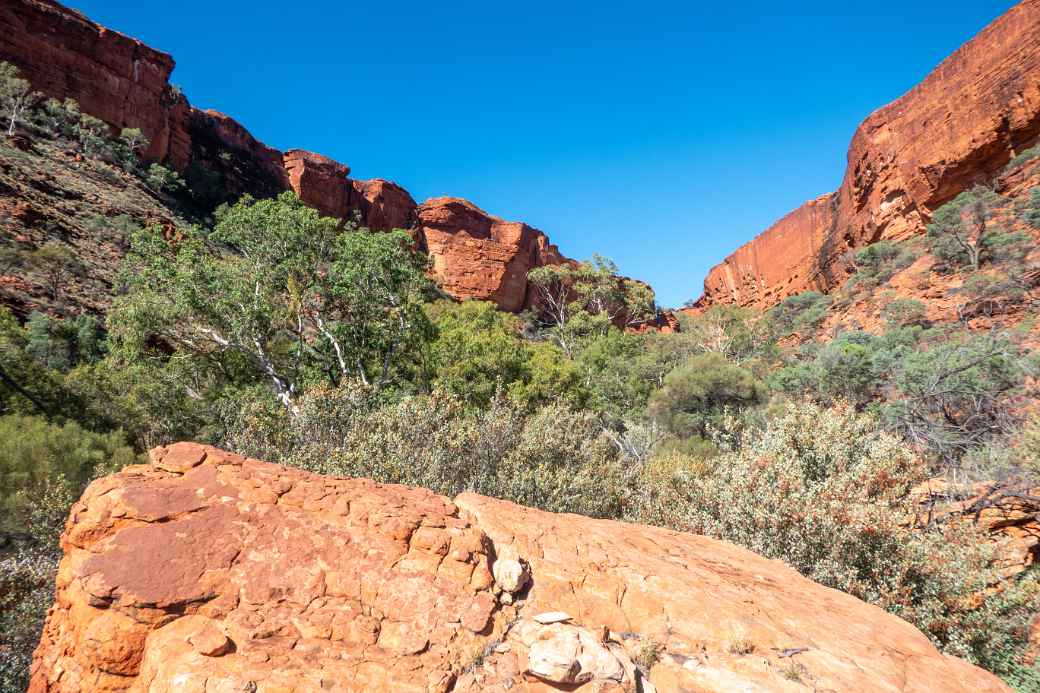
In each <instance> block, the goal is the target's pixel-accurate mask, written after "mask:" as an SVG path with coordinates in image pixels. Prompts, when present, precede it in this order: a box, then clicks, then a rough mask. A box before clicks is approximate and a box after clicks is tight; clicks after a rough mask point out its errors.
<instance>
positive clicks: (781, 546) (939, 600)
mask: <svg viewBox="0 0 1040 693" xmlns="http://www.w3.org/2000/svg"><path fill="white" fill-rule="evenodd" d="M720 440H723V441H724V440H725V436H721V437H720ZM924 473H925V469H924V468H923V467H922V466H921V465H920V464H919V463H918V462H917V461H916V459H915V455H914V453H913V452H912V450H911V449H910V448H909V447H907V446H906V445H905V444H904V443H902V442H901V441H900V440H899V439H898V438H896V437H894V436H891V435H889V434H887V433H884V432H883V431H882V430H881V427H880V426H879V424H878V423H877V421H876V420H875V419H874V418H873V417H871V416H868V415H864V414H856V413H854V412H853V411H852V410H851V409H849V408H848V407H842V406H838V407H836V408H833V409H822V408H820V407H818V406H815V405H809V404H789V405H786V407H785V408H784V410H783V411H782V412H781V413H780V414H779V415H778V416H776V417H774V418H772V419H770V420H769V421H768V422H767V423H766V424H765V425H764V426H763V427H762V428H759V429H754V430H751V431H746V432H744V433H743V444H742V445H740V446H738V447H730V448H728V449H726V450H725V451H724V452H723V453H722V454H721V455H720V456H719V457H717V458H716V459H715V460H714V464H713V466H712V467H711V468H710V469H708V470H707V471H706V472H703V473H700V474H688V473H679V474H677V475H676V476H675V477H674V478H673V479H672V481H671V486H670V488H669V490H668V493H667V495H666V498H667V501H668V502H669V504H670V507H666V508H664V509H663V510H660V511H659V512H661V514H663V515H664V516H665V517H666V518H668V519H669V521H670V524H672V525H673V526H676V527H678V528H680V529H684V530H688V531H692V532H696V533H700V534H706V535H708V536H712V537H716V538H720V539H727V540H729V541H733V542H736V543H738V544H741V545H743V546H746V547H748V548H749V549H751V550H753V551H755V552H757V553H759V554H762V555H764V556H768V557H771V558H778V559H781V560H784V561H785V562H787V563H789V564H790V565H791V566H792V567H794V568H795V569H797V570H798V571H799V572H801V573H802V574H803V575H806V576H807V577H810V578H812V579H813V580H816V581H817V582H820V583H822V584H824V585H828V586H830V587H835V588H837V589H841V590H843V591H845V592H848V593H850V594H852V595H854V596H856V597H859V598H860V599H863V600H865V601H868V602H870V603H873V604H877V605H879V606H881V607H883V608H885V609H886V610H888V611H891V612H893V613H895V614H897V615H899V616H900V617H902V618H904V619H906V620H908V621H910V622H911V623H913V624H915V625H916V626H917V627H918V628H920V629H921V630H922V631H924V632H925V633H926V634H927V635H928V636H929V637H930V638H932V640H933V641H934V642H935V643H936V644H937V645H938V646H939V647H941V648H942V649H944V650H945V651H947V652H950V653H953V654H956V655H959V656H963V657H967V658H969V659H971V660H972V661H974V662H976V663H979V664H981V665H982V666H989V667H993V668H997V669H998V673H1001V672H1000V671H999V667H1000V666H1003V665H1002V664H1001V662H1000V658H1001V657H1003V656H1004V654H1005V653H1007V652H1016V653H1021V652H1022V650H1023V648H1024V646H1025V644H1026V640H1027V634H1028V629H1027V628H1024V627H1023V625H1024V624H1027V623H1028V619H1029V617H1030V613H1031V611H1032V609H1034V608H1035V607H1036V605H1037V599H1036V590H1035V582H1033V581H1026V582H1023V583H1022V584H1020V585H1012V586H1009V587H1008V588H1007V589H1006V590H1005V591H1004V592H1002V593H1000V594H999V595H995V596H991V597H989V598H987V599H985V600H982V603H981V605H979V606H977V607H976V606H975V603H976V601H978V600H973V596H974V595H976V594H977V593H978V592H979V591H981V590H982V589H984V588H985V587H986V585H987V584H990V583H989V581H990V580H993V579H995V578H996V569H995V568H994V567H993V566H991V565H990V559H991V557H992V552H991V549H990V548H987V543H986V541H985V540H984V538H983V537H982V536H981V535H980V534H979V531H978V530H977V529H976V528H975V527H974V526H973V525H971V524H970V523H959V524H956V525H947V526H933V527H913V526H911V525H910V524H909V523H908V522H907V518H908V517H911V516H912V507H911V506H910V505H909V501H908V500H907V498H908V493H909V491H910V489H911V488H912V487H913V486H914V485H916V484H917V483H919V482H920V481H921V480H923V478H924V476H925V474H924Z"/></svg>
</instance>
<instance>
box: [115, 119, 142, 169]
mask: <svg viewBox="0 0 1040 693" xmlns="http://www.w3.org/2000/svg"><path fill="white" fill-rule="evenodd" d="M149 144H150V143H149V142H148V138H147V137H145V136H144V133H143V132H141V131H140V130H139V129H138V128H123V129H122V131H120V133H119V138H118V139H116V141H115V142H114V143H113V151H114V153H115V156H116V158H117V160H118V162H119V163H120V164H121V165H122V167H123V168H124V169H126V170H127V171H136V170H137V168H138V166H139V165H140V161H141V157H143V156H144V153H145V151H147V149H148V145H149Z"/></svg>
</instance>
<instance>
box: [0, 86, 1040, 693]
mask: <svg viewBox="0 0 1040 693" xmlns="http://www.w3.org/2000/svg"><path fill="white" fill-rule="evenodd" d="M5 69H6V68H5ZM4 80H6V81H5V82H4V83H5V84H7V85H8V86H7V87H5V89H6V90H5V89H0V117H3V118H5V119H6V120H5V124H7V125H9V127H10V128H11V132H15V131H16V129H18V128H19V127H20V128H21V131H23V132H27V133H29V135H31V136H36V137H53V138H62V139H63V140H67V141H68V142H70V143H72V144H73V145H74V146H76V147H78V148H79V150H80V151H81V152H82V153H83V155H84V156H86V157H91V158H94V159H97V160H101V161H104V162H107V165H111V166H119V167H123V168H124V169H126V170H130V171H133V172H135V173H134V175H139V176H142V177H143V179H144V180H145V181H146V182H147V184H148V186H149V187H150V188H152V189H153V191H154V193H155V194H156V195H157V196H158V195H165V194H167V193H168V192H169V191H170V190H176V191H179V192H183V193H184V194H186V195H189V196H190V195H191V194H193V193H192V191H191V190H190V188H189V189H187V190H183V189H182V188H183V185H184V183H183V182H182V181H181V180H180V178H179V177H177V176H176V175H175V174H173V173H172V172H169V171H167V170H166V169H163V168H161V167H158V166H156V165H154V164H153V165H148V166H145V165H144V164H142V163H140V162H139V159H138V155H139V153H140V152H141V151H143V146H144V145H143V143H142V140H141V137H140V133H139V132H134V131H126V130H124V131H123V132H122V133H120V134H119V135H118V136H117V137H112V136H111V133H109V132H108V131H107V128H105V127H104V126H103V124H99V123H96V122H94V121H93V119H91V118H90V117H89V116H86V115H83V114H80V113H79V112H78V109H77V108H76V107H75V104H73V103H69V102H66V103H64V104H58V103H56V102H42V101H40V100H39V99H35V100H34V99H33V98H31V95H28V92H27V88H26V89H22V88H21V87H20V86H19V85H18V84H17V83H16V82H15V81H14V80H17V77H16V76H15V75H13V74H11V73H10V72H9V71H7V72H4V71H0V81H4ZM23 92H24V93H23ZM10 94H15V96H10ZM19 95H20V96H19ZM16 98H17V99H24V101H25V103H29V104H30V105H29V106H26V107H22V106H20V105H19V104H21V103H23V101H17V102H16V101H15V99H16ZM1037 193H1038V191H1036V190H1034V191H1033V194H1032V196H1031V197H1030V198H1029V200H1028V201H1027V203H1026V204H1024V205H1021V206H1020V208H1016V209H1013V210H1010V211H1009V209H1008V207H1007V205H1005V204H1003V202H1002V201H1001V199H1000V198H999V197H998V196H996V195H995V193H992V191H987V190H982V189H980V190H975V191H970V192H969V193H965V195H966V196H967V197H965V196H964V195H962V196H961V197H958V198H957V199H956V200H954V201H953V202H952V203H951V204H950V205H948V206H947V207H945V208H943V209H942V210H940V211H939V212H937V213H936V215H935V221H934V223H933V226H932V228H931V230H930V232H929V236H928V238H927V239H923V240H924V241H925V242H926V243H927V245H928V251H929V252H930V253H931V254H932V255H934V257H935V258H937V261H938V262H939V263H940V266H939V267H937V268H936V270H935V271H937V272H948V273H949V272H966V273H968V274H971V275H974V276H975V277H977V279H975V280H974V282H972V281H966V282H965V283H964V288H963V289H961V290H960V294H959V296H960V298H961V302H960V303H959V304H958V305H959V308H958V313H959V314H958V315H957V316H955V317H954V318H952V319H950V320H947V321H945V322H939V321H935V322H933V321H930V320H929V318H928V313H927V311H926V309H925V306H924V304H922V303H921V302H919V301H915V300H914V299H907V298H902V299H900V298H891V297H890V298H882V299H879V300H881V302H882V303H884V307H883V309H882V311H881V314H882V316H883V319H882V321H881V323H880V324H878V325H875V326H873V328H872V329H865V328H864V329H852V328H840V329H839V328H834V326H833V324H829V322H828V321H832V318H834V316H835V315H836V314H837V311H840V310H841V309H842V308H843V307H845V306H847V305H849V304H850V303H851V302H852V301H854V300H861V299H863V297H864V296H868V297H874V296H877V292H878V291H880V289H881V288H883V287H884V286H885V284H886V282H888V280H889V279H891V278H892V277H893V276H894V275H895V274H896V273H898V272H900V271H902V270H904V269H906V268H907V267H909V266H910V265H911V264H912V263H913V262H914V261H915V260H916V258H917V257H919V256H920V255H921V253H922V252H923V250H922V249H921V248H919V247H917V246H915V245H912V244H899V245H893V244H888V243H878V244H875V245H873V246H870V247H868V248H864V249H861V250H860V251H859V252H858V253H856V255H855V257H854V258H852V259H851V261H852V263H853V264H854V265H855V267H856V272H855V274H854V275H853V276H852V278H851V279H850V280H849V283H848V284H846V286H845V287H844V288H843V289H842V290H841V291H840V292H838V293H837V294H836V295H835V296H827V295H823V294H819V293H814V292H808V293H805V294H801V295H799V296H793V297H790V298H788V299H786V300H785V301H784V302H783V303H781V304H780V305H779V306H777V307H776V308H775V309H773V310H772V311H769V312H768V313H765V314H760V313H756V312H754V311H750V310H744V309H740V308H733V307H718V308H713V309H710V310H708V311H706V312H703V313H701V314H699V315H696V316H693V317H689V316H686V317H684V319H683V323H682V331H681V332H679V333H674V334H659V333H656V332H649V333H642V334H636V333H632V332H629V331H625V330H624V327H625V326H626V324H627V323H629V322H631V321H636V320H639V319H640V318H641V317H643V316H646V315H647V314H649V313H652V312H653V311H654V310H655V307H654V306H653V302H652V296H651V295H650V294H649V292H648V291H647V289H646V287H644V286H642V285H639V284H637V283H635V282H628V281H625V280H622V279H620V278H619V277H618V276H617V272H616V268H615V267H614V266H613V265H612V264H610V263H609V261H606V260H604V259H602V258H595V259H594V260H593V261H592V262H589V263H584V264H582V265H580V266H578V267H560V268H540V269H538V270H535V271H534V272H532V274H531V277H530V279H531V281H532V282H533V283H534V284H535V286H536V287H537V288H538V293H539V296H540V302H539V303H538V308H537V309H536V310H533V311H531V312H529V313H526V314H523V315H520V316H514V315H509V314H504V313H501V312H499V311H498V310H496V308H495V306H493V305H492V304H487V303H480V302H465V303H456V302H452V301H450V300H446V299H444V298H443V297H442V296H440V295H439V294H438V292H437V289H436V287H435V286H433V285H432V284H431V282H430V281H429V280H428V279H427V277H426V260H425V258H424V257H423V256H422V255H421V254H420V253H418V252H416V251H415V249H414V248H413V247H412V244H411V240H410V237H409V236H408V235H407V234H405V233H402V232H394V233H386V234H382V233H372V232H369V231H368V230H367V229H364V228H359V227H357V226H356V225H353V224H350V223H345V224H341V223H338V222H336V221H334V220H330V219H324V218H321V217H320V216H319V215H318V214H317V213H316V212H314V211H313V210H310V209H309V208H307V207H305V206H303V205H302V204H301V203H300V201H299V200H298V199H296V198H295V197H294V196H293V195H292V194H290V193H286V194H283V195H281V196H280V197H278V198H276V199H268V200H252V199H249V198H244V199H242V200H240V201H238V202H237V203H236V204H234V205H231V206H226V205H225V206H222V207H221V208H219V209H217V210H215V211H214V213H213V214H212V218H211V219H212V220H211V222H207V223H200V224H199V225H198V226H185V227H184V228H180V229H177V231H176V233H173V234H171V233H170V232H169V230H164V229H162V228H158V227H155V228H152V227H139V226H137V225H135V224H134V223H132V222H130V221H127V220H123V221H121V222H120V224H122V225H123V226H125V227H126V233H127V242H128V251H127V253H126V258H125V264H124V272H123V275H122V280H121V284H120V286H119V287H118V292H117V293H118V296H117V297H116V299H115V302H114V304H113V307H112V309H111V310H110V311H109V313H108V315H107V316H105V318H104V322H103V324H102V322H101V321H100V319H99V318H95V317H93V316H90V315H78V316H75V317H69V318H57V317H54V316H52V315H46V314H42V313H36V314H33V315H31V316H29V317H28V319H27V320H26V321H24V322H19V321H18V320H16V319H15V318H14V316H13V315H12V314H11V313H10V312H9V311H7V310H6V309H0V505H2V507H3V515H2V516H0V533H2V534H0V540H2V542H3V544H2V545H0V562H2V567H0V690H4V691H6V690H21V689H22V688H24V685H25V677H26V672H27V663H28V661H29V658H30V656H31V648H32V646H33V644H34V642H35V638H36V637H37V634H38V632H39V627H40V624H41V619H42V616H43V611H44V609H45V607H46V605H47V603H48V602H49V599H50V596H51V591H52V587H51V586H52V584H53V572H54V567H55V561H56V558H57V555H56V536H57V532H58V531H59V529H60V526H61V523H62V522H63V519H64V516H65V514H66V512H67V508H68V505H69V504H70V502H71V500H72V499H73V498H74V497H76V496H77V495H78V494H79V493H80V492H81V491H82V489H83V487H84V485H85V484H86V483H88V482H89V480H90V479H91V478H94V477H96V476H98V475H100V474H104V473H109V472H110V471H113V470H116V469H118V468H120V467H122V466H124V465H126V464H128V463H131V462H133V461H135V460H137V459H138V458H139V457H140V455H142V454H143V452H144V451H146V450H147V449H148V448H150V447H152V446H155V445H160V444H164V443H169V442H172V441H175V440H182V439H193V440H199V441H205V442H211V443H214V444H217V445H220V446H224V447H227V448H230V449H234V450H236V451H239V452H243V453H246V454H249V455H253V456H257V457H261V458H263V459H267V460H270V461H275V462H281V463H284V464H290V465H296V466H300V467H303V468H305V469H309V470H313V471H315V472H319V473H325V474H343V475H354V476H366V477H371V478H374V479H377V480H380V481H387V482H396V483H405V484H414V485H421V486H425V487H428V488H431V489H434V490H436V491H439V492H441V493H445V494H455V493H458V492H460V491H462V490H466V489H472V490H476V491H478V492H480V493H484V494H488V495H493V496H498V497H502V498H507V499H510V500H515V501H517V502H520V503H524V504H528V505H533V506H538V507H542V508H546V509H548V510H553V511H561V512H580V513H584V514H587V515H592V516H597V517H609V518H620V519H626V520H633V521H641V522H650V523H656V524H661V525H665V526H669V527H673V528H677V529H681V530H689V531H695V532H699V533H703V534H707V535H710V536H715V537H720V538H725V539H728V540H731V541H734V542H737V543H740V544H743V545H745V546H747V547H749V548H751V549H753V550H755V551H757V552H759V553H761V554H763V555H766V556H770V557H774V558H779V559H783V560H785V561H787V562H788V563H790V564H791V565H792V566H794V567H795V568H796V569H798V570H799V571H801V572H802V573H803V574H805V575H807V576H809V577H811V578H813V579H814V580H817V581H819V582H821V583H823V584H826V585H830V586H833V587H836V588H838V589H842V590H845V591H847V592H850V593H852V594H854V595H856V596H858V597H860V598H862V599H864V600H867V601H870V602H873V603H876V604H878V605H880V606H882V607H883V608H885V609H888V610H889V611H892V612H894V613H896V614H898V615H900V616H902V617H903V618H905V619H907V620H909V621H910V622H912V623H914V624H915V625H916V626H917V627H919V628H920V629H921V630H922V631H924V632H925V633H926V634H928V636H929V637H931V638H932V640H933V641H934V642H935V643H936V644H937V646H939V647H940V648H942V649H944V650H945V651H947V652H950V653H953V654H957V655H960V656H964V657H967V658H969V659H971V660H972V661H975V662H977V663H979V664H980V665H982V666H985V667H987V668H989V669H991V670H992V671H994V672H996V673H998V674H999V675H1001V676H1003V677H1005V678H1006V679H1007V680H1008V681H1010V682H1012V683H1013V684H1014V685H1016V686H1018V687H1019V688H1020V689H1021V690H1040V671H1038V670H1037V669H1033V668H1030V667H1028V666H1026V665H1025V664H1023V659H1022V654H1023V652H1024V649H1025V647H1026V643H1027V638H1028V631H1029V624H1030V620H1031V618H1032V617H1033V616H1034V615H1035V614H1036V613H1037V612H1038V606H1040V601H1038V599H1040V587H1038V586H1040V581H1038V580H1037V575H1036V573H1035V572H1033V571H1027V572H1025V573H1023V574H1022V575H1020V576H1019V577H1018V578H1017V579H1016V580H1015V581H1013V582H1012V583H1010V584H1005V585H1004V587H1003V588H1002V589H1000V590H996V591H993V590H988V591H987V588H988V587H989V586H991V585H993V584H996V583H997V582H998V577H999V575H998V573H999V566H998V565H997V562H996V561H995V555H996V552H997V551H998V550H999V547H998V546H996V545H995V544H994V543H993V542H991V541H987V540H986V537H985V536H983V534H982V532H981V531H980V530H979V529H978V528H977V527H976V526H975V525H973V524H972V523H971V522H956V521H952V520H951V521H943V518H941V517H937V516H933V515H931V514H926V515H922V513H921V506H920V503H919V499H918V498H917V496H915V494H914V493H913V490H914V488H915V487H916V486H918V484H920V483H921V482H923V481H925V480H927V479H929V478H932V477H936V476H946V477H947V478H948V479H949V480H950V481H951V482H953V483H955V484H956V483H963V482H973V481H980V480H988V481H992V482H996V483H994V484H992V485H991V488H992V489H994V490H999V491H1000V492H1001V493H1013V492H1014V491H1015V490H1016V489H1028V488H1030V487H1031V485H1032V484H1033V482H1034V481H1035V479H1036V475H1037V472H1038V471H1040V470H1038V469H1037V458H1038V454H1040V426H1038V425H1037V423H1036V422H1035V420H1034V421H1031V420H1030V418H1029V416H1028V415H1027V414H1026V412H1027V411H1029V407H1028V406H1025V405H1026V404H1027V403H1028V402H1029V401H1031V400H1030V398H1032V397H1033V394H1034V393H1033V392H1032V391H1031V389H1030V388H1031V387H1032V385H1031V383H1032V378H1033V377H1034V376H1035V374H1036V368H1037V362H1036V359H1035V358H1034V356H1033V354H1032V353H1031V352H1030V351H1029V349H1028V348H1027V346H1026V344H1027V340H1026V339H1025V337H1026V336H1027V335H1026V333H1027V332H1028V328H1023V329H1020V330H1012V329H999V328H998V327H995V326H994V327H992V329H987V330H980V329H977V328H973V327H972V326H971V324H970V323H969V320H968V318H969V317H970V316H973V315H978V314H979V313H978V311H985V310H987V308H986V307H985V306H986V305H989V306H990V308H989V309H988V310H990V311H991V312H992V311H993V308H992V306H993V305H997V304H998V303H999V304H1000V305H1003V306H1006V305H1008V303H1009V302H1010V303H1011V304H1013V305H1014V306H1016V307H1017V309H1019V310H1021V311H1025V312H1027V313H1028V311H1030V310H1032V306H1031V304H1030V303H1029V301H1030V299H1029V296H1028V291H1027V289H1026V288H1023V287H1024V286H1025V284H1024V283H1023V282H1022V281H1021V280H1018V283H1017V284H1015V283H1014V282H1015V279H1014V278H1015V277H1021V276H1022V274H1023V271H1024V269H1025V264H1024V263H1025V257H1026V252H1025V245H1026V244H1025V238H1027V236H1024V235H1023V234H1022V233H1021V232H1015V233H1013V232H1010V231H1006V230H1004V229H1003V228H1002V227H999V226H997V221H995V220H997V219H1000V220H1003V221H1002V222H1001V223H1005V224H1006V223H1008V216H1007V215H1008V214H1013V215H1014V218H1015V219H1016V220H1018V221H1017V222H1016V223H1021V224H1031V225H1033V226H1034V227H1036V226H1037V225H1038V224H1040V222H1038V221H1037V219H1040V196H1038V194H1037ZM3 250H6V251H8V252H9V253H10V252H11V249H10V248H5V249H3ZM18 252H19V253H21V255H20V256H19V258H20V259H19V260H18V262H28V261H29V260H28V259H26V258H29V257H33V258H36V259H35V260H33V261H34V262H38V263H41V266H42V267H45V268H47V269H48V271H49V274H48V276H49V277H51V278H52V291H53V298H54V300H56V301H59V302H60V300H61V296H62V292H63V287H64V282H65V281H66V280H67V276H68V272H69V271H71V270H70V269H69V268H70V267H71V266H72V265H73V264H74V261H75V260H74V258H70V257H69V256H68V253H67V251H66V250H65V249H63V247H62V246H61V244H60V243H57V244H55V245H54V246H52V247H50V249H47V246H44V247H41V248H39V249H35V250H33V251H31V252H27V251H24V250H19V251H18ZM987 271H990V273H989V274H987ZM986 277H988V279H986ZM883 296H884V294H882V297H883ZM987 302H988V303H987ZM980 305H982V307H981V308H980V307H979V306H980ZM1021 324H1022V325H1028V320H1027V319H1023V320H1022V321H1021ZM994 502H996V501H994ZM982 595H985V596H982Z"/></svg>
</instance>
